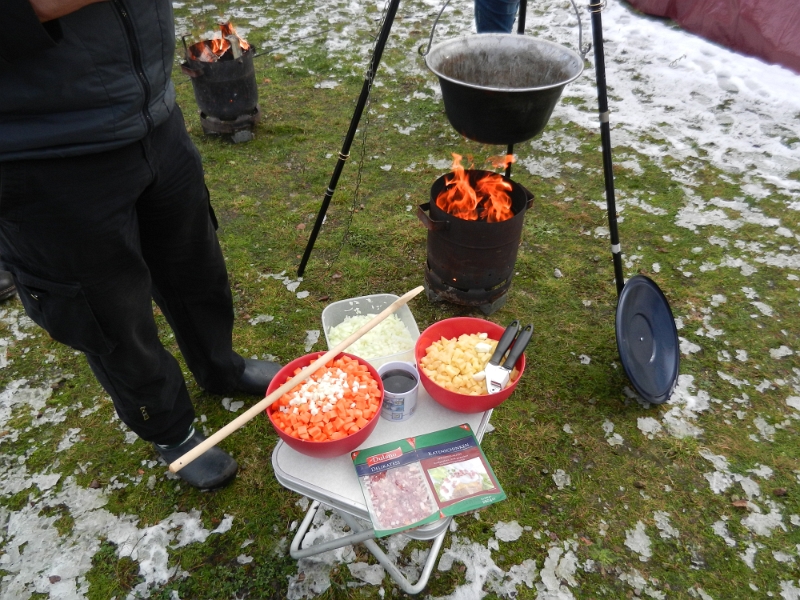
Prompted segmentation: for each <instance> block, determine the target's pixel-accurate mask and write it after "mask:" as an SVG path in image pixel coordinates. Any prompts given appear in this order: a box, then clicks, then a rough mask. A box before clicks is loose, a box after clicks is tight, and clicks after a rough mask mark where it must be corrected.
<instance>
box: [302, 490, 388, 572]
mask: <svg viewBox="0 0 800 600" xmlns="http://www.w3.org/2000/svg"><path fill="white" fill-rule="evenodd" d="M319 504H320V503H319V502H318V501H316V500H314V501H313V502H312V503H311V507H310V508H309V509H308V512H307V513H306V516H305V518H304V519H303V522H302V523H301V524H300V527H299V528H298V529H297V533H296V534H295V536H294V539H293V540H292V545H291V546H290V547H289V555H290V556H291V557H292V558H294V559H295V560H299V559H301V558H308V557H309V556H316V555H317V554H322V553H323V552H328V551H329V550H336V549H337V548H341V547H342V546H351V545H353V544H358V543H360V542H364V541H366V540H370V539H372V538H374V537H375V530H373V529H363V530H362V529H361V528H360V527H358V528H353V526H352V525H350V522H349V521H347V523H348V525H350V527H351V528H353V531H355V533H354V534H352V535H346V536H344V537H340V538H337V539H335V540H330V541H327V542H322V543H321V544H314V545H313V546H309V547H308V548H303V549H300V544H301V543H302V542H303V538H304V537H305V536H306V533H308V529H309V528H310V527H311V522H312V521H313V520H314V515H315V514H317V509H318V508H319ZM337 512H338V511H337ZM340 514H341V513H340ZM354 520H355V519H354Z"/></svg>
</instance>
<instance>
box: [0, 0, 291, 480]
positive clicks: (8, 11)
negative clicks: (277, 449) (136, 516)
mask: <svg viewBox="0 0 800 600" xmlns="http://www.w3.org/2000/svg"><path fill="white" fill-rule="evenodd" d="M0 26H2V29H3V30H6V31H11V32H13V33H11V34H10V35H9V36H0V89H2V90H3V93H2V94H0V256H1V257H2V262H3V268H5V269H7V270H9V271H10V272H11V273H12V274H13V276H14V281H15V283H16V288H17V291H18V294H19V297H20V300H21V301H22V303H23V305H24V307H25V310H26V312H27V313H28V315H29V316H30V317H31V318H32V319H33V320H34V321H35V322H36V323H38V324H39V325H40V326H42V327H43V328H44V329H46V330H47V332H48V333H49V334H50V335H51V336H52V337H53V338H54V339H56V340H58V341H60V342H63V343H64V344H67V345H69V346H71V347H72V348H75V349H77V350H80V351H81V352H83V353H84V355H85V356H86V358H87V360H88V362H89V365H90V367H91V369H92V371H93V372H94V374H95V376H96V377H97V379H98V381H99V382H100V383H101V385H102V386H103V388H104V389H105V390H106V392H107V393H108V394H109V396H110V397H111V399H112V400H113V402H114V407H115V409H116V411H117V414H118V415H119V417H120V419H122V421H123V422H125V423H126V424H127V425H128V426H129V427H130V428H131V429H132V430H133V431H134V432H136V433H137V434H138V435H139V436H140V437H141V438H142V439H144V440H147V441H150V442H152V443H153V445H154V447H155V449H156V450H157V451H158V453H159V454H160V455H161V456H162V457H163V458H164V459H165V460H166V461H167V462H172V461H174V460H175V459H177V458H179V457H180V456H182V455H183V454H185V453H186V452H187V451H188V450H190V449H191V448H193V447H195V446H197V445H198V444H199V443H200V442H202V441H203V439H204V438H203V436H202V434H200V433H199V432H197V431H195V429H194V427H193V422H194V418H195V413H194V408H193V406H192V402H191V399H190V397H189V393H188V390H187V388H186V383H185V381H184V379H183V374H182V372H181V369H180V366H179V363H178V361H177V360H176V359H175V358H174V357H173V356H172V355H171V354H170V353H169V352H168V351H167V350H166V349H165V348H164V346H163V345H162V343H161V341H160V340H159V337H158V330H157V326H156V323H155V319H154V316H153V307H152V301H153V300H155V302H156V304H157V305H158V306H159V308H160V309H161V310H162V312H163V314H164V316H165V317H166V319H167V321H168V323H169V325H170V326H171V328H172V330H173V331H174V332H175V337H176V340H177V342H178V346H179V348H180V350H181V353H182V354H183V357H184V359H185V361H186V364H187V366H188V367H189V370H190V371H191V372H192V375H193V376H194V378H195V380H196V381H197V382H198V384H199V385H200V386H201V387H202V388H203V389H205V390H207V391H208V392H212V393H217V394H234V393H246V394H252V395H255V396H260V397H263V396H264V395H265V394H266V388H267V385H268V384H269V382H270V380H271V378H272V377H273V376H274V375H275V373H276V372H277V371H278V369H279V368H280V366H279V365H277V364H275V363H270V362H266V361H259V360H254V359H245V358H243V357H241V356H240V355H239V354H237V353H236V352H234V351H233V348H232V331H233V302H232V297H231V291H230V285H229V282H228V274H227V270H226V267H225V261H224V258H223V256H222V251H221V249H220V246H219V242H218V239H217V235H216V226H217V223H216V219H215V217H214V213H213V209H212V208H211V204H210V200H209V195H208V190H207V188H206V186H205V184H204V178H203V169H202V163H201V157H200V154H199V152H198V151H197V149H196V148H195V146H194V144H193V143H192V141H191V139H190V138H189V135H188V134H187V132H186V128H185V125H184V121H183V116H182V114H181V111H180V109H179V108H178V106H177V105H176V104H175V93H174V88H173V87H172V83H171V81H170V73H171V70H172V61H173V54H174V49H175V38H174V24H173V21H172V8H171V1H170V0H151V1H148V2H139V1H133V0H106V1H104V0H99V1H98V0H3V2H2V3H0ZM237 468H238V465H237V463H236V461H235V460H234V459H233V458H232V457H231V456H229V455H228V454H227V453H225V452H224V451H222V450H221V449H219V448H211V449H210V450H208V451H207V452H205V453H204V454H203V455H201V456H200V457H199V458H197V459H196V460H195V461H193V462H192V463H190V464H189V465H188V466H186V467H184V468H183V469H181V470H180V471H179V475H180V476H181V477H182V478H183V479H184V480H185V481H187V482H188V483H189V484H191V485H193V486H195V487H198V488H203V489H211V488H217V487H220V486H223V485H226V484H228V483H230V482H231V481H232V480H233V478H234V476H235V474H236V471H237Z"/></svg>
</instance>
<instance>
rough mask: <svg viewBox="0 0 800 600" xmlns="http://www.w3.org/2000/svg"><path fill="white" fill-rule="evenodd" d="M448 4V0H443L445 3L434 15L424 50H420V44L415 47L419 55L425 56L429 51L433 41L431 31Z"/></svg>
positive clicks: (432, 31)
mask: <svg viewBox="0 0 800 600" xmlns="http://www.w3.org/2000/svg"><path fill="white" fill-rule="evenodd" d="M448 4H450V0H445V3H444V4H443V5H442V9H441V10H440V11H439V14H438V15H436V20H435V21H434V22H433V27H431V36H430V37H429V38H428V47H427V48H426V49H425V51H424V52H423V51H422V46H420V47H419V48H417V52H419V55H420V56H427V55H428V52H430V51H431V44H432V43H433V33H434V32H435V31H436V25H438V24H439V17H441V16H442V13H443V12H444V9H445V8H447V5H448ZM423 46H424V44H423Z"/></svg>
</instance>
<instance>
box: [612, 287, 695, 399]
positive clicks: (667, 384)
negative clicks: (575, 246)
mask: <svg viewBox="0 0 800 600" xmlns="http://www.w3.org/2000/svg"><path fill="white" fill-rule="evenodd" d="M616 330H617V348H618V349H619V355H620V358H621V359H622V366H623V367H624V369H625V374H626V375H627V376H628V379H630V381H631V383H632V384H633V387H634V388H636V391H637V392H639V395H640V396H641V397H642V398H644V399H645V400H647V401H648V402H650V403H651V404H662V403H664V402H666V401H667V400H669V397H670V395H671V394H672V390H674V389H675V384H676V382H677V381H678V367H679V362H680V347H679V344H678V330H677V328H676V327H675V319H674V318H673V316H672V310H670V307H669V303H668V302H667V298H666V297H665V296H664V293H663V292H662V291H661V290H660V289H659V287H658V286H657V285H656V284H655V282H654V281H653V280H652V279H650V278H648V277H645V276H644V275H636V276H634V277H631V278H630V279H629V280H628V281H627V282H626V283H625V285H624V286H623V288H622V293H621V294H620V295H619V301H618V303H617V323H616Z"/></svg>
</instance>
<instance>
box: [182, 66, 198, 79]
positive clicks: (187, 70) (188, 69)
mask: <svg viewBox="0 0 800 600" xmlns="http://www.w3.org/2000/svg"><path fill="white" fill-rule="evenodd" d="M181 71H183V74H184V75H188V76H189V77H191V78H192V79H195V78H196V77H200V76H201V75H202V74H203V69H193V68H191V67H190V66H189V65H187V64H186V63H182V64H181Z"/></svg>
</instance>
